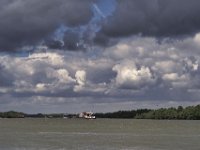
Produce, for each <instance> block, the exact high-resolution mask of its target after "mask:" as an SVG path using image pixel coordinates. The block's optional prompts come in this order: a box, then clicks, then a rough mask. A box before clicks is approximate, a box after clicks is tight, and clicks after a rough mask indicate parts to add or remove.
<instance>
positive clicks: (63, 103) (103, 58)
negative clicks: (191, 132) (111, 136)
mask: <svg viewBox="0 0 200 150" xmlns="http://www.w3.org/2000/svg"><path fill="white" fill-rule="evenodd" d="M180 3H181V4H180ZM199 3H200V2H199V1H198V0H191V1H188V0H176V1H172V0H168V1H163V0H123V1H120V0H111V1H110V3H108V1H106V0H105V1H104V0H102V1H100V0H99V1H98V0H84V1H83V0H57V1H54V0H43V1H38V0H34V1H33V0H26V1H22V0H2V1H1V2H0V20H1V21H0V51H2V52H1V53H0V111H1V110H10V109H13V110H19V111H25V112H79V111H87V110H92V111H98V112H101V111H103V112H104V111H114V110H119V109H137V108H144V107H148V108H155V107H161V106H162V107H169V106H178V105H193V104H198V103H199V102H200V101H199V96H200V95H199V91H200V84H199V82H200V67H199V61H200V33H199V29H200V15H199V14H200V13H199V8H198V6H199ZM107 5H108V6H107ZM111 8H112V9H111ZM111 10H112V11H111Z"/></svg>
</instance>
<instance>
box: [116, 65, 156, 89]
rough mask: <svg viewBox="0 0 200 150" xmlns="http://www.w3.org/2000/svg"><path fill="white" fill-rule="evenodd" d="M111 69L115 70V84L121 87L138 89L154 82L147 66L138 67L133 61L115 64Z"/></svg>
mask: <svg viewBox="0 0 200 150" xmlns="http://www.w3.org/2000/svg"><path fill="white" fill-rule="evenodd" d="M113 71H116V72H117V76H116V79H115V82H116V85H117V86H119V87H122V88H133V89H135V88H136V89H139V88H142V87H143V86H148V85H149V84H152V83H154V82H155V79H154V78H153V75H152V74H151V72H150V69H149V68H148V67H145V66H141V67H140V68H138V67H137V66H136V64H135V63H134V62H130V61H127V62H123V63H121V64H118V65H115V66H114V67H113Z"/></svg>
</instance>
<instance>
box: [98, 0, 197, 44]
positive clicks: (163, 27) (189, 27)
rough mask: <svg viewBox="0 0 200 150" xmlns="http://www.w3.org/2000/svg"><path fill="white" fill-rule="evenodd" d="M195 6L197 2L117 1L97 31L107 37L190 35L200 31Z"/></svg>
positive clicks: (161, 0) (178, 0) (175, 0)
mask: <svg viewBox="0 0 200 150" xmlns="http://www.w3.org/2000/svg"><path fill="white" fill-rule="evenodd" d="M199 6H200V1H199V0H190V1H189V0H167V1H164V0H117V6H116V11H115V12H114V14H113V15H112V16H110V17H109V18H108V19H107V20H106V21H105V23H104V25H103V28H102V30H101V32H102V33H103V34H105V35H107V36H108V37H121V36H129V35H134V34H136V35H137V34H141V35H144V36H156V37H174V36H185V35H189V34H194V33H196V32H198V31H200V15H199V14H200V9H199ZM101 37H102V36H101ZM101 41H103V40H101Z"/></svg>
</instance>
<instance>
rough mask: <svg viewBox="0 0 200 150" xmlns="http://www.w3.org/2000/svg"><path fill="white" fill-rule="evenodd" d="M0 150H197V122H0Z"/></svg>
mask: <svg viewBox="0 0 200 150" xmlns="http://www.w3.org/2000/svg"><path fill="white" fill-rule="evenodd" d="M0 150H200V121H183V120H182V121H173V120H134V119H96V120H82V119H0Z"/></svg>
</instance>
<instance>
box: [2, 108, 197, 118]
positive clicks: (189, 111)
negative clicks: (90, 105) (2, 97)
mask: <svg viewBox="0 0 200 150" xmlns="http://www.w3.org/2000/svg"><path fill="white" fill-rule="evenodd" d="M94 115H95V116H96V118H124V119H169V120H200V105H197V106H188V107H185V108H183V107H182V106H179V107H178V108H174V107H171V108H160V109H138V110H130V111H117V112H109V113H95V114H94ZM77 116H78V115H77V114H63V113H60V114H42V113H39V114H25V113H22V112H16V111H8V112H0V118H76V117H77Z"/></svg>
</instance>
